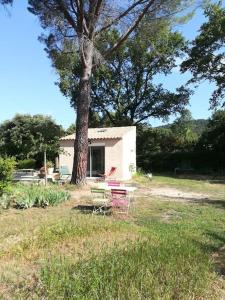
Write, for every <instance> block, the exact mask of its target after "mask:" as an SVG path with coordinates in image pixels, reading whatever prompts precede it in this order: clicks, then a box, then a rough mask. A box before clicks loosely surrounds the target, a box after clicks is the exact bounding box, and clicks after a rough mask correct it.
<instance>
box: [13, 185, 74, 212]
mask: <svg viewBox="0 0 225 300" xmlns="http://www.w3.org/2000/svg"><path fill="white" fill-rule="evenodd" d="M14 197H15V202H16V207H17V208H22V209H26V208H30V207H33V206H35V207H46V206H55V205H58V204H59V203H61V202H64V201H66V200H68V199H69V198H70V194H69V193H68V192H67V191H63V190H60V189H59V188H56V187H54V188H53V187H43V186H37V185H20V186H18V187H17V188H16V189H15V192H14Z"/></svg>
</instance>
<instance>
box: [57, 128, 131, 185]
mask: <svg viewBox="0 0 225 300" xmlns="http://www.w3.org/2000/svg"><path fill="white" fill-rule="evenodd" d="M100 145H101V146H105V172H106V173H107V172H108V171H109V170H110V169H111V167H116V169H117V170H116V172H115V173H114V174H113V175H112V178H115V179H119V180H129V179H131V177H132V170H133V172H134V171H135V170H136V127H135V126H131V127H130V128H129V131H127V132H126V133H125V134H124V135H123V137H122V138H112V139H96V140H91V144H90V146H100ZM60 147H61V150H62V151H61V153H60V155H59V166H67V167H68V169H69V171H70V173H72V168H73V157H74V141H73V140H61V141H60Z"/></svg>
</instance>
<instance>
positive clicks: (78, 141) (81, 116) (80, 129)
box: [71, 44, 93, 184]
mask: <svg viewBox="0 0 225 300" xmlns="http://www.w3.org/2000/svg"><path fill="white" fill-rule="evenodd" d="M85 50H86V51H85V53H84V55H85V64H84V65H83V69H82V73H81V79H80V85H79V97H78V101H77V120H76V138H75V142H74V161H73V172H72V178H71V183H72V184H85V183H86V173H87V157H88V118H89V108H90V102H91V72H92V59H93V48H92V45H90V44H89V45H87V47H86V49H85Z"/></svg>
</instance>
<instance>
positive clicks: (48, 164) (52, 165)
mask: <svg viewBox="0 0 225 300" xmlns="http://www.w3.org/2000/svg"><path fill="white" fill-rule="evenodd" d="M46 165H47V168H54V163H53V162H52V161H47V163H46Z"/></svg>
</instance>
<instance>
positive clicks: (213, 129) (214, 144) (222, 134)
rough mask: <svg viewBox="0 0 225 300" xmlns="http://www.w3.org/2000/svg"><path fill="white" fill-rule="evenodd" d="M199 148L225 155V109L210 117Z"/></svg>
mask: <svg viewBox="0 0 225 300" xmlns="http://www.w3.org/2000/svg"><path fill="white" fill-rule="evenodd" d="M197 148H200V149H202V150H209V151H217V152H220V153H223V156H224V157H225V110H218V111H216V112H215V113H214V114H213V115H212V117H211V118H210V119H209V122H208V126H207V128H206V130H205V132H203V134H202V136H201V138H200V140H199V143H198V145H197Z"/></svg>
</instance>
